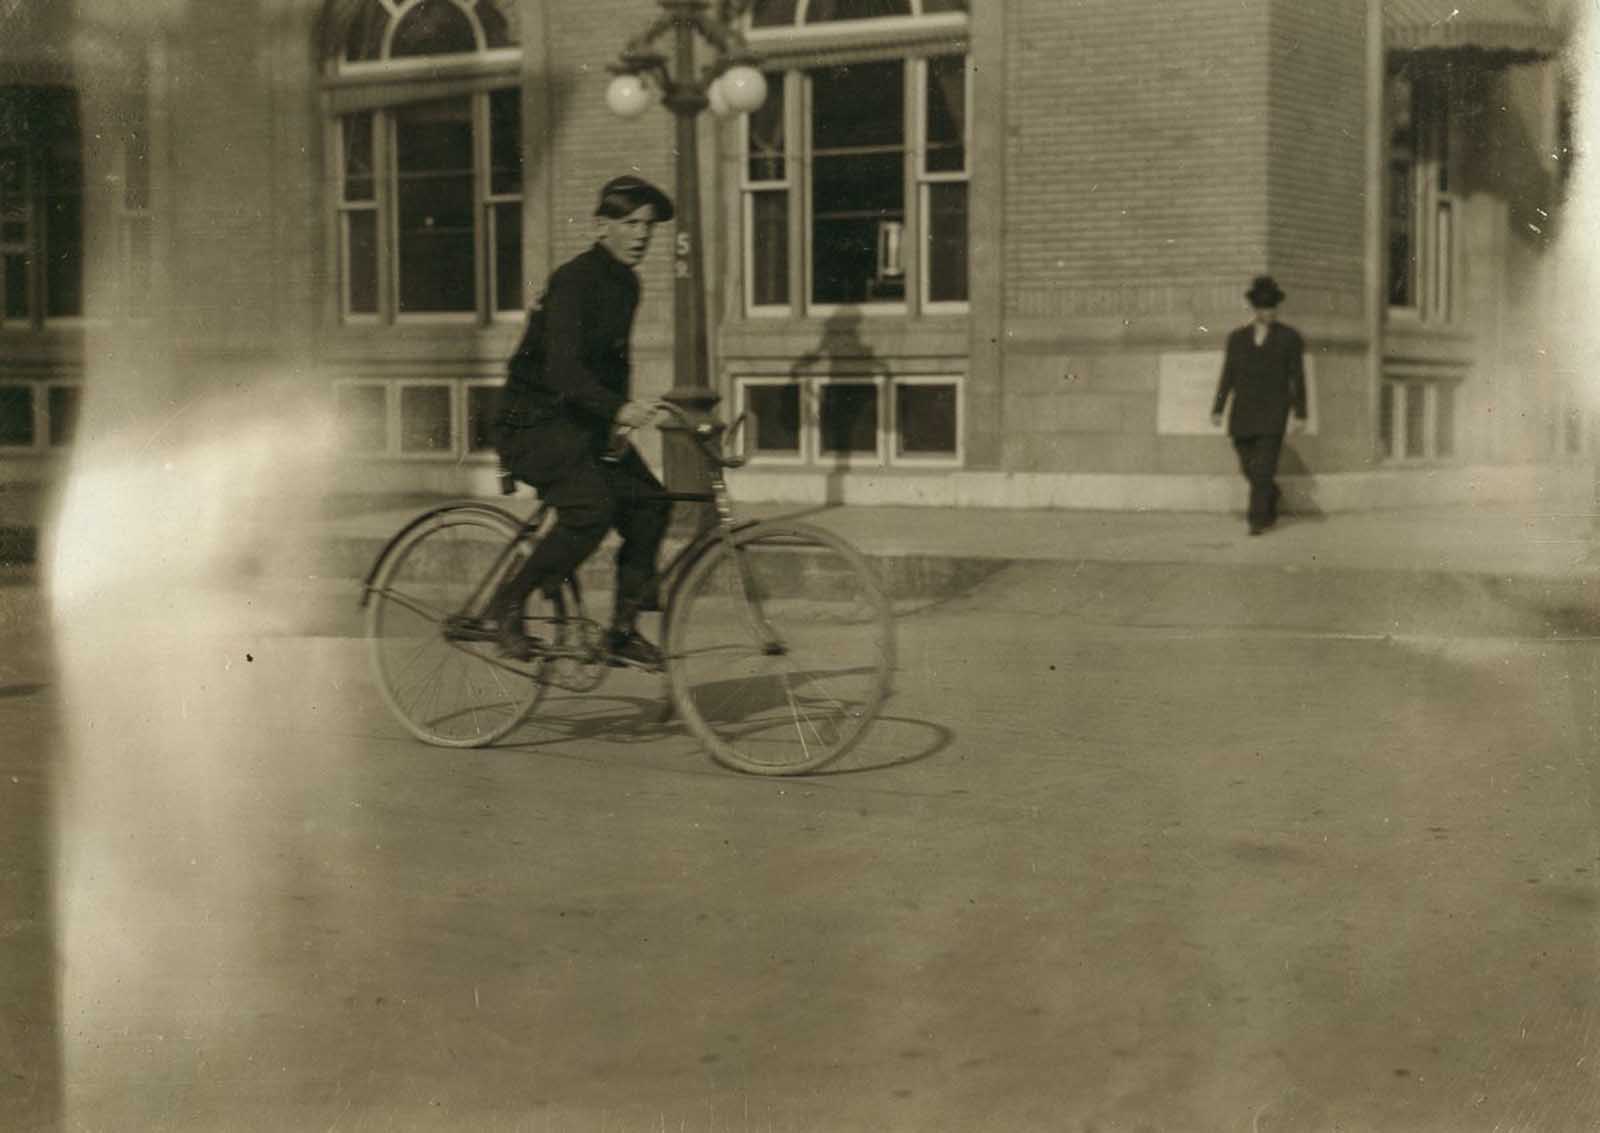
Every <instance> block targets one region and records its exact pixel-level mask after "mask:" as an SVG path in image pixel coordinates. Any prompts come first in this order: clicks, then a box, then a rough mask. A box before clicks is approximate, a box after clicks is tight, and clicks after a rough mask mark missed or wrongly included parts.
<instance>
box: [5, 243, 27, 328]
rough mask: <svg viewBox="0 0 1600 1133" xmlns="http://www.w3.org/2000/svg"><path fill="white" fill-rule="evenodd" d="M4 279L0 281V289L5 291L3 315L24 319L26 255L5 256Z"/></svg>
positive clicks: (25, 309) (25, 315)
mask: <svg viewBox="0 0 1600 1133" xmlns="http://www.w3.org/2000/svg"><path fill="white" fill-rule="evenodd" d="M5 261H6V262H5V279H4V280H3V282H0V290H4V291H5V300H6V305H5V317H6V318H8V319H26V318H27V317H28V310H29V308H28V257H27V256H21V255H16V256H7V257H5Z"/></svg>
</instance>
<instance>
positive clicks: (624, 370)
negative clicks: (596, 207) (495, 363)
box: [495, 244, 639, 480]
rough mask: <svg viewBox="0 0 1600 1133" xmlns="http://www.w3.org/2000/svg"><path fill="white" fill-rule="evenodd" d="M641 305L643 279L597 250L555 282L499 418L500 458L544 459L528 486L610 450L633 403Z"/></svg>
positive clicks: (528, 335)
mask: <svg viewBox="0 0 1600 1133" xmlns="http://www.w3.org/2000/svg"><path fill="white" fill-rule="evenodd" d="M638 306H639V277H638V276H637V275H635V274H634V271H633V269H632V268H630V267H628V266H627V265H626V264H624V263H622V262H621V261H620V260H618V259H617V258H616V257H615V256H613V255H612V254H611V253H610V252H608V251H606V250H605V249H604V248H603V247H601V246H600V245H599V244H595V245H593V246H591V247H590V248H589V250H588V251H586V252H583V253H580V254H579V255H577V256H574V257H573V258H572V259H570V260H568V261H567V262H566V263H565V264H562V265H561V267H559V268H557V269H556V270H555V272H554V273H553V274H552V275H551V276H550V282H549V285H548V286H547V287H546V288H545V293H544V295H543V296H541V297H540V299H539V302H538V304H537V305H535V307H534V308H533V310H532V311H530V312H529V313H528V326H527V329H526V330H525V331H524V332H523V335H522V342H521V343H520V344H519V345H518V346H517V349H516V353H514V354H513V355H512V356H511V360H510V362H509V363H508V364H507V367H506V370H507V373H506V384H505V387H504V388H503V389H502V390H501V392H500V409H499V413H498V414H497V415H496V420H495V425H496V429H497V444H498V446H499V448H500V449H501V454H502V456H509V452H508V450H515V451H516V452H517V453H518V455H519V456H521V457H522V458H523V463H526V462H527V461H529V460H531V459H532V458H533V457H534V456H539V457H540V459H539V460H538V461H536V462H535V463H537V464H538V465H539V466H540V467H539V468H538V469H537V470H535V469H531V468H530V471H529V475H528V478H529V479H530V480H531V479H533V478H534V477H533V472H534V471H538V472H542V473H547V474H554V473H555V472H558V471H559V470H560V468H561V467H562V466H564V465H565V464H566V463H568V462H570V461H571V460H572V459H574V458H575V456H576V455H581V454H582V453H584V452H588V453H589V454H590V455H599V454H600V453H601V452H603V451H604V450H605V447H606V444H607V443H608V439H609V433H610V423H611V419H612V418H613V417H615V416H616V413H617V410H618V409H620V408H621V407H622V404H623V403H624V402H625V401H627V400H628V397H629V385H630V381H629V377H630V369H631V364H630V357H629V354H630V350H629V338H630V336H631V335H632V332H633V315H634V312H635V311H636V310H637V309H638ZM507 463H508V464H509V465H510V466H511V467H512V468H514V469H515V468H518V465H517V464H513V463H511V462H510V460H509V459H508V461H507ZM544 465H549V466H550V467H549V468H545V467H543V466H544ZM519 474H521V472H520V470H519Z"/></svg>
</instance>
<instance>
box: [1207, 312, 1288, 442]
mask: <svg viewBox="0 0 1600 1133" xmlns="http://www.w3.org/2000/svg"><path fill="white" fill-rule="evenodd" d="M1305 349H1306V345H1305V340H1304V339H1302V338H1301V337H1300V332H1299V331H1297V330H1295V329H1294V328H1293V327H1291V326H1286V325H1284V324H1283V323H1276V322H1275V323H1273V324H1272V325H1271V327H1270V328H1268V330H1267V337H1266V341H1264V342H1263V343H1262V344H1261V345H1260V346H1257V345H1256V341H1255V333H1254V326H1253V325H1252V324H1246V325H1245V326H1242V327H1240V328H1239V329H1238V330H1236V331H1234V332H1233V333H1232V334H1230V335H1229V336H1228V350H1227V354H1226V356H1225V357H1224V358H1223V361H1222V378H1221V380H1220V381H1218V382H1217V397H1216V400H1215V401H1214V402H1213V403H1212V406H1211V412H1213V413H1221V412H1222V408H1223V406H1224V405H1226V404H1227V402H1228V397H1229V395H1230V394H1231V395H1232V397H1233V411H1232V412H1231V413H1229V414H1228V432H1229V433H1230V434H1231V435H1233V436H1235V437H1251V436H1261V435H1264V434H1268V433H1279V434H1281V433H1282V432H1283V431H1284V426H1285V425H1287V424H1288V420H1289V411H1290V410H1291V409H1292V410H1293V411H1294V415H1295V416H1296V417H1298V418H1300V419H1301V420H1302V421H1304V420H1305V417H1306V370H1305Z"/></svg>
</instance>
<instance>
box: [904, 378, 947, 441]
mask: <svg viewBox="0 0 1600 1133" xmlns="http://www.w3.org/2000/svg"><path fill="white" fill-rule="evenodd" d="M894 413H895V425H896V428H897V430H898V432H899V437H898V448H897V450H896V451H897V452H899V453H900V454H901V455H903V456H916V455H919V454H939V455H954V454H955V451H956V387H955V385H954V384H951V385H901V386H896V387H895V391H894Z"/></svg>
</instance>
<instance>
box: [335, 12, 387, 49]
mask: <svg viewBox="0 0 1600 1133" xmlns="http://www.w3.org/2000/svg"><path fill="white" fill-rule="evenodd" d="M388 26H389V13H388V12H386V11H384V9H383V5H382V4H381V3H379V2H378V0H367V2H366V3H365V4H364V5H362V8H361V12H360V14H358V15H357V16H356V17H355V19H353V20H351V21H350V32H349V35H348V36H347V38H346V39H345V44H344V57H345V59H347V60H348V61H349V62H351V63H364V62H370V61H372V60H374V59H377V58H380V57H381V55H382V53H383V33H384V29H386V28H387V27H388Z"/></svg>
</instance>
